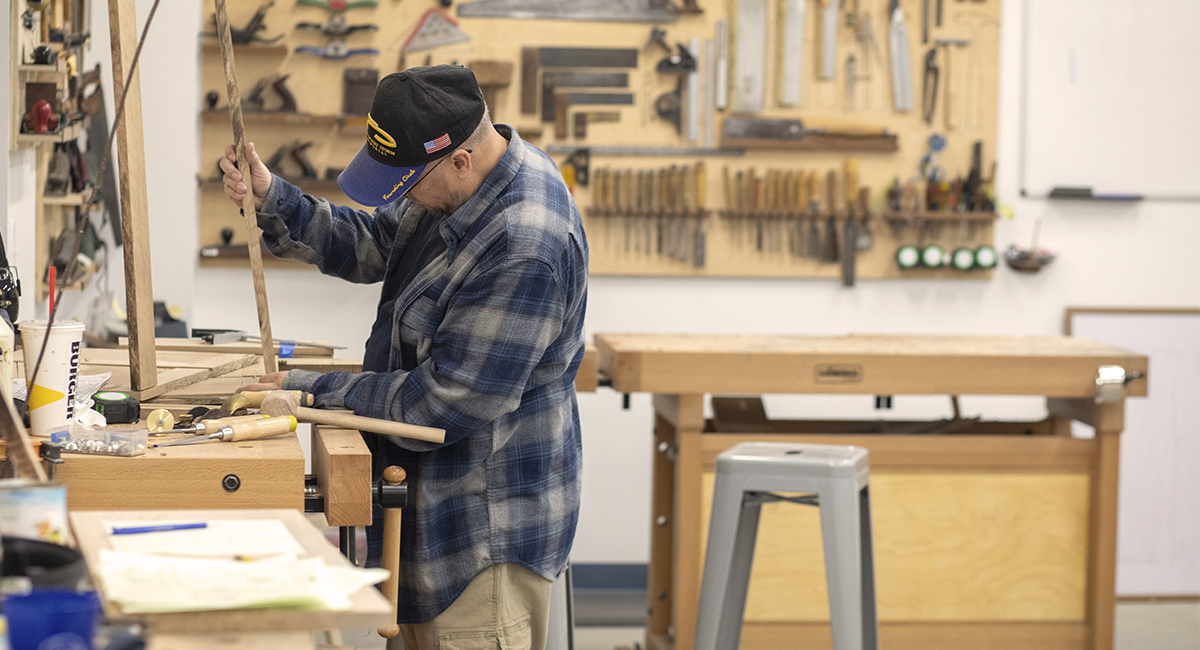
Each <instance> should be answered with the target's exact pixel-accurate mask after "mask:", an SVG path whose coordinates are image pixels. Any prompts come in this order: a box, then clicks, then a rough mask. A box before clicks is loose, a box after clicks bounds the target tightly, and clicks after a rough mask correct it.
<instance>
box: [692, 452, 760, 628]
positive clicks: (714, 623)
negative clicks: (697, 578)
mask: <svg viewBox="0 0 1200 650" xmlns="http://www.w3.org/2000/svg"><path fill="white" fill-rule="evenodd" d="M745 496H746V493H745V492H744V491H743V489H742V484H741V482H740V481H736V480H732V479H729V478H727V477H724V476H722V475H721V474H717V479H716V482H715V485H714V487H713V508H712V519H711V520H710V521H709V525H708V548H707V550H706V551H705V554H704V577H703V581H702V582H701V588H700V610H699V612H698V616H697V623H696V641H695V644H694V646H693V647H694V648H695V650H735V649H736V648H737V647H738V643H739V639H740V637H741V635H742V618H743V616H744V614H745V612H746V593H747V591H749V588H750V567H751V565H752V564H753V563H754V542H755V539H756V538H757V536H758V519H759V514H760V513H761V512H762V506H761V505H760V504H759V503H758V502H757V501H747V500H746V498H745ZM731 524H732V525H731Z"/></svg>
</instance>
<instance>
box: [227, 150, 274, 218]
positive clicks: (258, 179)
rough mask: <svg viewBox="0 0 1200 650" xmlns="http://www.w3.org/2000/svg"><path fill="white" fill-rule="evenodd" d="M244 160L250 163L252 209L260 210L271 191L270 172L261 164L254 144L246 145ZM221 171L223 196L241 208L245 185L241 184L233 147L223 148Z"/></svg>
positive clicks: (240, 175) (240, 174)
mask: <svg viewBox="0 0 1200 650" xmlns="http://www.w3.org/2000/svg"><path fill="white" fill-rule="evenodd" d="M246 160H247V161H249V163H250V185H251V186H253V187H254V209H255V210H261V209H262V204H263V199H265V198H266V197H267V192H269V191H270V190H271V170H269V169H267V166H266V165H264V164H263V161H262V159H261V158H259V157H258V152H257V151H255V150H254V143H253V142H247V143H246ZM221 171H223V172H225V177H224V181H225V196H228V197H229V200H230V201H233V204H234V205H236V206H237V207H239V208H240V207H242V198H243V197H245V196H246V184H245V183H243V182H242V173H241V172H239V171H238V168H237V153H236V152H235V151H234V150H233V145H229V146H228V147H225V157H224V158H222V159H221Z"/></svg>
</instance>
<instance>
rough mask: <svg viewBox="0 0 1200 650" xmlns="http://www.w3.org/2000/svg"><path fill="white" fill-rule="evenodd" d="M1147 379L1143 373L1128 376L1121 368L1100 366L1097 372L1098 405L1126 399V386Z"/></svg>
mask: <svg viewBox="0 0 1200 650" xmlns="http://www.w3.org/2000/svg"><path fill="white" fill-rule="evenodd" d="M1143 377H1145V375H1144V374H1143V373H1140V372H1134V373H1129V374H1126V372H1125V369H1124V368H1122V367H1121V366H1100V369H1099V370H1097V372H1096V403H1097V404H1106V403H1109V402H1119V401H1121V400H1123V399H1125V385H1126V384H1128V383H1129V382H1131V381H1133V380H1135V379H1141V378H1143Z"/></svg>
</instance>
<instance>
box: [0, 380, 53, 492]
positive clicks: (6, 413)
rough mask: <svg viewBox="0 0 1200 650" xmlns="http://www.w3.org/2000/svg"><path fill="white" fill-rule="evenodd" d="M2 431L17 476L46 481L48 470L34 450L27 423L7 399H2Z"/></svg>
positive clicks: (0, 426)
mask: <svg viewBox="0 0 1200 650" xmlns="http://www.w3.org/2000/svg"><path fill="white" fill-rule="evenodd" d="M0 433H3V436H4V448H5V451H6V453H7V454H8V460H9V461H10V462H11V463H12V464H13V467H15V468H16V470H17V476H20V477H22V478H33V479H37V480H38V481H40V482H42V483H45V482H46V471H45V470H44V469H42V461H41V460H40V459H39V458H38V456H37V454H36V453H35V452H34V451H33V443H31V442H30V441H29V434H28V433H26V431H25V425H23V424H21V419H20V418H18V417H17V410H16V409H15V408H13V406H12V403H11V402H9V401H8V400H7V399H0Z"/></svg>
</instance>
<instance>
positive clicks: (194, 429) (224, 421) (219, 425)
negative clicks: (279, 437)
mask: <svg viewBox="0 0 1200 650" xmlns="http://www.w3.org/2000/svg"><path fill="white" fill-rule="evenodd" d="M266 417H267V416H266V415H264V414H261V413H260V414H258V415H235V416H232V417H227V418H213V419H211V420H201V421H199V422H197V423H195V424H193V425H191V426H188V427H182V428H179V429H160V430H158V431H155V432H154V433H158V434H163V433H191V434H193V435H197V436H200V435H204V434H206V433H212V432H214V431H219V430H221V429H224V428H225V427H231V426H233V425H235V424H241V423H243V422H254V421H255V420H263V419H266Z"/></svg>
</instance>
